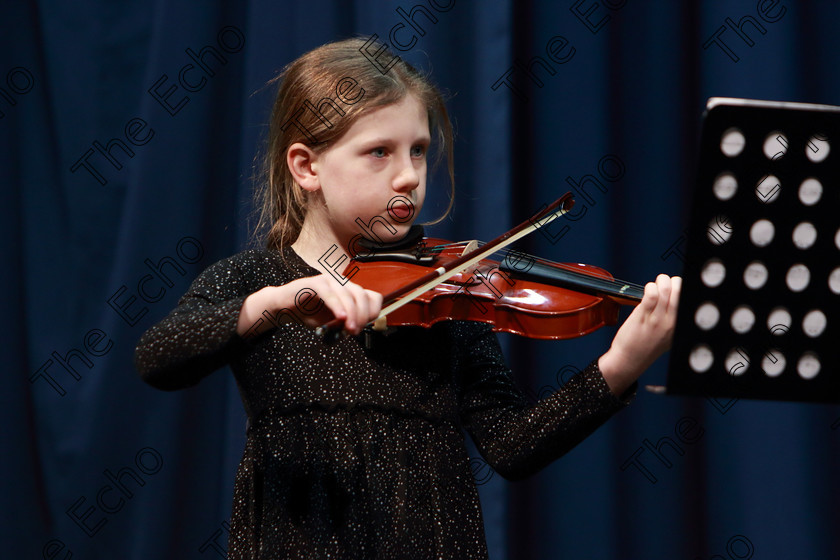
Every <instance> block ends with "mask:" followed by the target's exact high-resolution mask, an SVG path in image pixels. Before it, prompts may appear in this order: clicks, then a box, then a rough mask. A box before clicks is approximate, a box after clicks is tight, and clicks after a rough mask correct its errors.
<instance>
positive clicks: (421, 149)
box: [411, 146, 426, 158]
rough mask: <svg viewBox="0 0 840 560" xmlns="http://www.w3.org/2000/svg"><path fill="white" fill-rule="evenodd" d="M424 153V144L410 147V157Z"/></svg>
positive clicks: (421, 155) (420, 155) (423, 154)
mask: <svg viewBox="0 0 840 560" xmlns="http://www.w3.org/2000/svg"><path fill="white" fill-rule="evenodd" d="M425 155H426V146H414V147H413V148H411V157H418V158H419V157H423V156H425Z"/></svg>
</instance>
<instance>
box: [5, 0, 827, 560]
mask: <svg viewBox="0 0 840 560" xmlns="http://www.w3.org/2000/svg"><path fill="white" fill-rule="evenodd" d="M418 4H420V5H422V6H424V7H425V8H426V10H427V11H428V13H430V14H432V15H433V17H434V18H435V20H436V21H434V22H432V21H431V20H428V19H425V18H424V16H423V15H418V16H416V23H417V25H418V26H419V27H420V28H421V29H422V30H423V33H420V32H416V33H414V32H412V31H410V30H409V29H408V28H404V29H402V30H401V31H399V33H401V35H398V36H397V37H398V39H401V40H402V41H403V42H405V41H406V40H407V39H408V38H409V36H410V35H411V34H412V33H414V34H415V35H417V42H416V44H415V45H414V46H412V47H411V48H410V49H408V50H406V51H403V52H399V53H398V54H400V56H403V57H405V58H406V59H407V60H409V61H411V62H412V63H414V64H416V65H418V66H420V67H422V68H424V69H427V70H430V71H431V72H432V73H433V76H434V79H435V81H436V83H438V84H439V85H440V86H441V87H442V88H443V89H444V90H446V91H447V92H448V93H449V94H450V102H449V107H450V110H451V114H452V116H453V118H454V120H455V121H456V126H457V133H458V141H457V146H456V173H457V181H458V194H457V202H456V206H455V211H454V213H453V219H452V220H449V221H446V222H445V223H443V224H441V225H440V226H437V227H436V228H435V229H434V230H432V233H434V234H436V236H438V237H449V238H452V239H462V238H479V239H486V238H490V237H492V236H494V235H495V234H497V233H499V232H500V231H501V230H502V229H504V228H505V227H506V226H510V225H512V224H514V223H516V222H518V221H520V220H521V219H523V218H524V217H525V216H527V215H529V214H531V213H532V212H533V211H535V210H536V209H537V208H538V207H539V206H540V205H541V204H543V203H546V202H549V201H550V200H553V199H554V198H556V197H557V196H559V195H560V194H562V193H563V192H565V191H567V190H575V189H576V193H577V199H578V209H579V210H578V214H577V217H576V220H574V221H571V220H570V221H568V222H567V223H565V224H564V226H565V227H564V228H563V229H559V228H558V229H555V230H554V231H553V234H554V239H549V238H548V237H547V236H538V235H535V236H533V237H532V239H531V240H530V241H528V243H526V248H527V249H530V250H533V251H535V252H538V254H541V255H545V256H548V257H551V258H554V259H556V260H563V261H569V262H588V263H592V264H598V265H601V266H603V267H605V268H607V269H608V270H610V271H612V272H614V273H615V274H616V275H617V276H619V277H622V278H627V279H630V280H635V281H639V282H643V281H647V280H649V279H652V278H653V277H654V276H655V275H656V274H657V273H658V272H667V273H671V274H679V273H680V271H681V269H682V262H681V261H682V258H683V257H682V253H681V252H680V247H681V240H682V239H683V235H684V230H685V227H686V225H687V216H688V210H689V209H688V201H689V200H690V195H691V192H692V188H693V184H694V177H695V171H696V158H697V156H696V154H697V148H698V137H699V127H700V123H701V121H700V116H701V113H702V110H703V107H704V103H705V100H706V99H707V98H708V97H710V96H713V95H714V96H733V97H750V98H760V99H779V100H790V101H805V102H818V103H827V104H834V105H840V79H838V77H837V72H836V68H838V66H840V39H838V34H837V33H836V26H837V24H838V22H840V7H838V5H837V3H836V2H831V1H829V0H826V1H824V2H807V1H803V2H794V1H793V0H781V1H777V0H759V1H756V0H720V1H705V2H672V1H666V0H662V1H659V0H599V1H594V0H561V1H559V2H557V1H548V0H528V1H525V2H513V1H512V0H488V1H481V2H478V1H475V0H458V1H457V2H455V1H454V0H450V1H449V2H445V1H444V0H424V1H423V2H420V0H413V1H409V0H406V1H398V2H385V1H380V2H374V1H372V0H361V1H355V2H339V1H337V0H311V1H309V2H303V3H301V2H277V1H274V2H269V1H266V0H250V1H243V2H233V1H224V0H216V1H198V0H178V1H171V0H170V1H163V0H158V1H157V2H146V1H139V0H134V1H125V2H119V3H115V2H107V1H104V0H80V1H76V2H60V1H50V0H42V1H39V2H26V1H23V0H3V1H2V2H0V16H2V17H0V185H2V189H1V190H0V193H2V204H0V213H2V216H0V228H2V233H3V235H2V244H0V248H1V249H2V256H3V260H2V262H3V265H4V266H3V269H4V273H3V275H2V280H0V282H2V284H0V286H2V293H3V294H5V295H4V297H3V298H2V303H0V305H2V310H3V312H2V313H0V324H2V333H3V341H4V343H5V344H4V354H5V356H4V358H5V360H4V362H5V366H4V375H3V387H2V390H0V399H2V406H0V414H2V426H3V458H2V460H0V479H2V484H3V489H2V496H3V498H2V500H3V508H2V511H3V518H2V524H0V535H2V542H0V556H2V557H3V558H49V559H53V558H58V559H67V558H77V559H106V558H107V559H110V558H120V559H138V560H139V559H144V560H145V559H149V558H161V559H164V558H167V559H168V558H173V559H175V558H177V559H185V558H195V559H200V558H208V559H209V558H216V557H224V543H225V541H226V537H227V530H228V527H227V524H226V523H227V519H228V516H229V511H230V501H231V492H232V481H233V474H234V469H235V467H236V465H237V463H238V459H239V456H240V454H241V452H242V446H243V441H244V439H243V435H244V422H245V418H244V413H243V411H242V407H241V404H240V402H239V398H238V395H237V392H236V388H235V385H234V383H233V380H232V377H231V375H230V373H229V371H227V370H222V371H220V372H218V373H217V374H215V375H213V376H211V377H209V378H208V379H206V380H205V381H203V382H202V383H201V384H200V385H199V386H197V387H195V388H193V389H190V390H186V391H181V392H176V393H164V392H158V391H155V390H153V389H151V388H149V387H146V386H144V385H143V384H142V383H141V381H140V379H139V377H138V376H137V375H136V373H135V372H134V369H133V366H132V353H133V348H134V345H135V343H136V341H137V339H138V337H139V336H140V334H141V333H142V332H143V331H144V330H145V329H146V328H147V327H148V326H150V325H151V324H153V323H154V322H156V321H158V320H159V319H161V318H162V317H163V316H164V315H165V314H166V313H167V312H168V311H169V310H170V309H171V308H172V307H173V306H174V305H175V303H176V301H177V299H178V297H179V296H180V295H181V293H183V292H184V291H185V289H186V288H187V286H188V285H189V283H190V281H191V280H192V279H193V278H194V277H195V276H196V275H197V274H198V273H199V272H200V271H201V270H203V269H204V268H205V267H207V266H208V265H210V264H211V263H212V262H214V261H215V260H218V259H220V258H223V257H226V256H228V255H230V254H232V253H234V252H237V251H239V250H241V249H243V248H244V247H245V246H246V245H247V243H248V231H249V228H248V217H249V215H250V213H251V210H252V204H251V191H252V183H251V179H250V178H251V175H252V172H253V170H252V162H253V159H254V155H255V153H256V151H257V149H258V147H259V141H260V139H261V137H262V135H263V133H264V131H265V123H266V121H267V114H268V110H269V107H270V102H271V97H272V91H271V90H270V89H268V90H266V89H262V86H263V84H264V83H265V82H266V81H268V80H269V79H270V78H272V77H273V76H274V75H275V73H276V72H277V71H278V70H279V69H281V68H282V67H283V66H284V65H285V64H286V63H288V62H289V61H291V60H293V59H294V58H295V57H297V56H298V55H300V54H301V53H303V52H304V51H306V50H308V49H310V48H312V47H315V46H317V45H319V44H322V43H324V42H327V41H330V40H334V39H339V38H344V37H348V36H352V35H361V36H365V37H370V36H371V35H373V34H377V35H378V36H379V38H380V40H382V39H384V40H388V38H389V35H390V32H391V30H392V29H394V28H395V26H397V25H398V24H400V23H401V22H404V20H403V19H402V17H401V16H400V14H399V13H398V12H397V8H402V9H403V10H405V11H406V12H409V11H411V10H412V9H413V7H414V6H416V5H418ZM449 5H451V6H452V7H451V9H449V10H448V11H447V10H446V9H445V8H446V7H447V6H449ZM435 6H437V8H436V7H435ZM759 12H762V13H761V14H760V13H759ZM743 18H747V19H743ZM727 25H729V26H730V27H727ZM738 25H741V26H742V27H741V28H740V30H739V31H735V29H734V27H733V26H738ZM721 29H723V31H720V30H721ZM719 33H720V34H719ZM741 35H743V38H742V37H741ZM716 38H717V39H716ZM704 45H706V46H705V47H704ZM206 47H212V48H213V49H215V52H216V53H217V54H218V56H219V58H218V59H216V58H213V55H207V54H206V53H207V52H208V51H207V50H204V51H202V49H205V48H206ZM202 54H203V55H204V58H203V59H202V60H203V63H196V62H195V61H194V58H197V57H200V56H202ZM534 57H540V59H539V60H536V62H534V60H535V59H534ZM532 62H533V64H532V65H531V72H533V74H534V78H533V79H532V78H529V77H528V76H527V74H526V72H525V71H524V70H522V68H523V66H522V65H528V64H531V63H532ZM190 64H192V65H193V66H195V67H188V65H190ZM202 64H203V66H202ZM515 64H518V65H519V66H514V65H515ZM185 68H186V69H187V70H185ZM511 68H515V69H516V70H514V72H513V73H512V74H511V73H510V69H511ZM508 78H509V79H508ZM105 153H108V154H110V155H108V156H106V155H105ZM596 181H597V182H596ZM437 184H438V185H442V183H441V182H440V181H438V182H437ZM575 185H578V186H575ZM834 187H835V186H831V187H830V188H834ZM432 190H433V191H434V186H433V187H432ZM444 191H445V189H444V188H442V187H440V188H438V189H437V191H436V192H433V193H432V195H431V200H430V202H429V210H428V211H426V212H425V216H426V217H432V216H434V215H436V214H437V212H438V211H439V210H440V208H442V207H443V205H444V204H445V200H446V196H445V192H444ZM138 290H142V292H141V291H138ZM830 317H833V315H830ZM613 332H614V329H604V330H603V331H602V332H598V333H596V334H593V335H591V336H588V337H584V338H582V339H579V340H574V341H568V342H556V343H555V342H532V341H526V340H520V339H514V338H513V337H508V336H503V337H501V338H502V340H503V344H504V347H505V350H506V352H507V354H508V356H509V359H510V362H511V364H512V367H513V370H514V372H515V375H516V378H517V381H518V383H519V384H520V385H521V386H522V388H523V390H525V391H527V392H529V393H530V394H533V395H541V394H545V393H546V392H547V391H551V390H554V388H556V387H557V386H558V385H559V384H562V383H564V382H565V381H566V380H567V379H568V377H569V376H570V375H571V374H573V373H574V371H575V369H576V368H582V367H584V366H585V365H586V363H588V362H589V361H590V360H591V359H593V358H595V357H596V356H598V355H599V353H600V352H603V351H604V350H605V349H606V347H607V345H608V343H609V340H610V338H611V335H612V333H613ZM665 367H666V360H664V359H663V360H660V361H659V362H658V363H657V364H656V365H655V366H654V367H653V368H652V369H651V370H650V372H648V373H647V374H646V375H645V377H643V380H642V381H643V383H652V384H662V383H664V381H665ZM835 373H836V372H835ZM838 416H840V408H838V407H837V406H828V405H807V404H791V403H780V402H751V401H747V400H740V401H728V400H726V399H720V400H716V401H712V400H705V399H699V398H697V399H693V398H669V397H661V396H655V395H651V394H647V393H645V392H642V393H640V394H639V395H638V398H637V399H636V401H635V403H634V404H633V405H632V406H631V407H630V408H629V409H628V410H626V411H624V412H622V413H620V414H619V415H618V416H617V417H615V418H614V419H612V420H611V421H610V422H609V423H608V424H607V425H606V426H604V427H603V428H602V429H600V430H599V431H598V432H597V433H596V434H595V435H593V436H592V437H591V438H589V439H588V440H587V441H585V442H584V443H582V444H581V445H580V446H579V447H577V448H576V449H575V450H573V451H572V452H571V453H570V454H569V455H567V456H566V457H565V458H563V459H562V460H560V461H558V462H556V463H555V464H553V465H551V466H550V467H548V468H546V469H545V470H543V471H542V472H540V473H539V474H537V475H535V476H534V477H532V478H531V479H529V480H527V481H522V482H516V483H508V482H507V481H504V480H503V479H502V478H501V477H500V476H499V475H497V474H495V473H493V471H492V470H491V469H489V467H487V466H486V465H484V464H483V463H482V461H481V460H480V458H479V457H478V456H477V455H475V457H476V459H475V461H474V466H475V474H476V480H477V482H478V483H479V484H480V492H481V496H482V503H483V508H484V514H485V521H486V528H487V535H488V541H489V544H490V548H491V557H492V558H494V559H498V560H501V559H506V558H511V559H549V558H550V559H555V558H595V559H601V558H603V559H640V558H645V559H651V558H653V559H673V558H691V559H693V558H701V559H707V558H725V559H726V558H733V559H734V558H753V557H755V558H815V559H817V558H819V559H822V558H837V557H838V555H840V537H839V536H838V532H837V531H836V527H837V526H838V523H840V507H838V496H840V492H838V490H840V489H838V483H837V482H836V477H835V476H834V474H835V473H836V472H837V471H838V467H840V464H838V442H840V432H838V430H837V428H838V426H840V422H838V421H837V420H838ZM686 428H690V430H689V431H685V429H686ZM680 434H682V435H683V436H684V437H683V438H682V439H680V438H679V437H678V436H679V435H680ZM686 434H688V436H686ZM666 436H667V437H669V438H670V441H669V440H663V439H662V438H664V437H666ZM651 446H653V447H655V446H659V448H660V449H659V452H658V453H659V454H660V455H661V458H660V459H657V458H656V456H655V455H656V454H655V453H653V452H651V451H650V447H651ZM640 450H647V451H646V453H647V454H646V455H643V456H642V457H644V464H645V466H646V468H647V473H644V472H643V471H642V470H641V469H638V468H635V467H633V466H630V467H629V468H628V467H627V465H628V461H630V462H632V459H633V457H634V456H635V455H636V454H637V453H640V452H641V451H640ZM623 465H624V466H625V468H624V469H622V466H623ZM115 481H116V482H115Z"/></svg>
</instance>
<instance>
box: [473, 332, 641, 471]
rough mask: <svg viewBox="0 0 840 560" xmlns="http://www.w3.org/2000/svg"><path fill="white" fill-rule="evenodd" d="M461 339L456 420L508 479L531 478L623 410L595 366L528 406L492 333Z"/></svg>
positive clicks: (627, 396)
mask: <svg viewBox="0 0 840 560" xmlns="http://www.w3.org/2000/svg"><path fill="white" fill-rule="evenodd" d="M470 331H472V332H470V334H469V335H465V338H464V340H462V342H461V344H462V348H463V356H462V358H461V360H460V361H461V363H460V364H459V367H460V374H459V375H460V377H461V383H462V395H461V399H460V400H461V404H460V418H461V422H462V424H463V426H464V427H465V429H466V430H467V431H468V432H469V433H470V435H471V436H472V438H473V440H474V441H475V443H476V446H477V447H478V449H479V451H480V452H481V454H482V456H483V457H484V458H485V459H486V460H487V462H488V463H489V464H490V466H492V467H493V468H494V469H495V470H496V471H497V472H498V473H499V474H501V475H502V476H504V477H505V478H508V479H511V480H517V479H521V478H525V477H528V476H530V475H531V474H533V473H535V472H537V471H539V470H540V469H542V468H544V467H545V466H546V465H548V464H549V463H551V462H552V461H554V460H556V459H557V458H559V457H560V456H562V455H564V454H565V453H566V452H568V451H569V450H571V449H572V448H573V447H575V446H576V445H577V444H578V443H580V442H581V441H582V440H584V439H585V438H586V437H587V436H588V435H590V434H591V433H592V432H594V431H595V430H596V429H597V428H598V427H600V426H601V425H602V424H603V423H604V422H606V421H607V420H608V419H609V418H610V417H611V416H612V415H613V414H614V413H615V412H617V411H618V410H621V409H622V408H624V407H625V406H626V405H627V404H628V402H629V400H630V398H632V396H633V394H634V393H635V387H636V386H635V384H634V386H633V387H631V389H630V390H628V391H627V393H625V395H622V398H621V399H619V398H617V397H616V396H615V395H613V393H612V392H611V391H610V389H609V387H608V385H607V382H606V380H605V379H604V378H603V376H602V375H601V372H600V370H598V367H597V362H593V363H592V364H590V365H589V366H588V367H587V368H586V369H585V370H584V371H583V372H581V373H580V374H578V375H576V376H575V377H573V378H572V379H571V380H570V381H569V382H568V383H566V384H564V385H563V386H562V387H561V388H559V389H558V390H557V391H556V392H555V393H554V394H552V395H551V396H549V397H547V398H545V399H542V400H540V401H539V402H537V403H535V404H532V403H529V402H528V401H527V400H526V399H525V397H524V396H523V395H522V393H521V392H520V391H519V390H518V389H517V388H516V387H515V386H514V384H513V381H512V380H511V377H510V370H509V368H508V367H507V365H506V364H505V362H504V358H503V356H502V353H501V349H500V348H499V345H498V341H497V340H496V337H495V335H493V333H492V332H491V331H490V329H489V328H485V327H484V326H480V327H475V328H471V329H470Z"/></svg>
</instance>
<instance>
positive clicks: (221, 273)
mask: <svg viewBox="0 0 840 560" xmlns="http://www.w3.org/2000/svg"><path fill="white" fill-rule="evenodd" d="M316 273H317V271H316V270H312V269H309V267H308V266H307V265H306V263H304V262H303V261H302V259H300V257H298V256H297V255H296V254H295V253H294V252H293V251H292V250H291V249H287V250H286V251H284V252H283V253H281V252H280V251H276V250H272V249H248V250H245V251H242V252H240V253H236V254H235V255H232V256H230V257H226V258H224V259H221V260H218V261H216V262H214V263H213V264H211V265H210V266H208V267H207V268H206V269H205V270H204V271H203V272H202V273H201V274H200V275H199V276H198V278H196V279H195V281H194V282H193V285H192V286H191V288H190V291H192V292H195V291H203V290H205V289H207V288H212V289H213V290H219V289H221V290H223V291H228V290H231V291H235V292H237V293H239V292H244V293H251V292H253V291H256V290H258V289H260V288H263V287H265V286H279V285H282V284H286V283H288V282H291V281H292V280H296V279H298V278H302V277H304V276H311V275H312V274H316Z"/></svg>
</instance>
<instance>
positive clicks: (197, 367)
mask: <svg viewBox="0 0 840 560" xmlns="http://www.w3.org/2000/svg"><path fill="white" fill-rule="evenodd" d="M249 293H250V292H248V290H247V287H246V286H245V283H244V282H243V279H242V274H241V271H240V268H239V267H238V266H236V264H235V263H234V262H233V260H232V259H226V260H223V261H219V262H217V263H216V264H214V265H212V266H210V267H209V268H208V269H207V270H205V271H204V272H203V273H202V274H201V275H200V276H199V277H198V278H197V279H196V280H195V281H194V282H193V283H192V285H191V286H190V288H189V290H188V291H187V293H186V294H184V296H183V297H182V298H181V300H180V301H179V303H178V307H177V308H175V309H174V310H173V311H172V312H171V313H170V314H169V315H168V316H167V317H166V318H164V319H163V320H162V321H160V322H159V323H157V324H156V325H154V326H153V327H151V328H150V329H149V330H147V331H146V332H145V333H144V334H143V336H142V337H141V338H140V341H139V342H138V344H137V348H136V349H135V353H134V363H135V366H136V368H137V371H138V372H139V373H140V376H141V377H142V378H143V380H144V381H145V382H146V383H148V384H150V385H152V386H153V387H156V388H158V389H164V390H174V389H182V388H185V387H190V386H193V385H195V384H197V383H198V382H199V381H200V380H201V379H202V378H204V377H206V376H207V375H209V374H210V373H212V372H213V371H215V370H217V369H219V368H221V367H222V366H224V365H225V364H226V363H228V362H229V361H230V359H231V356H232V355H233V353H234V352H236V351H237V349H238V348H240V347H241V346H242V345H244V344H245V343H244V341H243V340H242V339H241V338H240V337H239V336H238V335H237V333H236V325H237V322H238V320H239V311H240V310H241V308H242V303H243V302H244V301H245V298H246V297H247V296H248V295H249Z"/></svg>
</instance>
